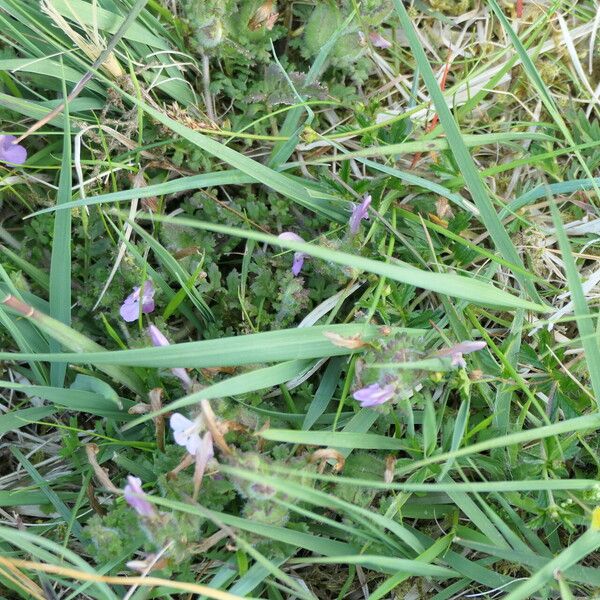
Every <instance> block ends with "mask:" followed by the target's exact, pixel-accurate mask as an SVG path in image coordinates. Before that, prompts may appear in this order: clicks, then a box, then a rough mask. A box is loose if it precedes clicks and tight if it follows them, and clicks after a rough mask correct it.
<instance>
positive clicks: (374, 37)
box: [369, 31, 392, 49]
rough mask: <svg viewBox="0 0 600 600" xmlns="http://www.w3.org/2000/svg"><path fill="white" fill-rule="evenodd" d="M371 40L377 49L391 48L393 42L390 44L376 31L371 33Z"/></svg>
mask: <svg viewBox="0 0 600 600" xmlns="http://www.w3.org/2000/svg"><path fill="white" fill-rule="evenodd" d="M369 39H370V40H371V44H373V46H375V48H383V49H386V48H391V47H392V42H388V41H387V40H386V39H385V38H384V37H383V36H381V35H379V34H378V33H377V32H376V31H371V32H369Z"/></svg>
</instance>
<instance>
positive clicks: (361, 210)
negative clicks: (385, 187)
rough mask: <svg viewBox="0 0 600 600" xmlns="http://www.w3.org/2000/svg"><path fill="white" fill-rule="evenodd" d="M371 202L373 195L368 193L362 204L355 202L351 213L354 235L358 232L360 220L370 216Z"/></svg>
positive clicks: (351, 231) (351, 230)
mask: <svg viewBox="0 0 600 600" xmlns="http://www.w3.org/2000/svg"><path fill="white" fill-rule="evenodd" d="M370 204H371V196H370V195H369V194H367V195H366V196H365V197H364V198H363V201H362V202H361V203H360V204H355V205H354V208H353V209H352V214H351V215H350V233H351V234H352V235H354V234H355V233H358V229H359V228H360V222H361V221H362V220H363V219H367V220H368V218H369V205H370Z"/></svg>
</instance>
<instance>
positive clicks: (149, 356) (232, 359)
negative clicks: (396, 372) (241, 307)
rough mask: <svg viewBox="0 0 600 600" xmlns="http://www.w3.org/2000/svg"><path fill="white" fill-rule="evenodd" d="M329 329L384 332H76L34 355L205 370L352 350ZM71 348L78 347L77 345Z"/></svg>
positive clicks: (372, 335) (370, 335) (369, 337)
mask: <svg viewBox="0 0 600 600" xmlns="http://www.w3.org/2000/svg"><path fill="white" fill-rule="evenodd" d="M38 318H39V315H38ZM46 319H49V317H46ZM54 325H55V323H54ZM55 326H56V325H55ZM394 331H397V332H403V333H405V334H406V335H408V336H419V335H422V333H423V330H422V329H403V328H398V329H395V330H394ZM327 332H333V333H337V334H339V335H342V336H353V335H360V336H361V338H362V339H363V340H365V341H366V342H369V341H373V340H376V339H379V338H380V337H381V333H380V330H379V327H377V326H374V325H365V324H359V323H352V324H348V325H317V326H314V327H300V328H292V329H280V330H275V331H267V332H263V333H252V334H249V335H239V336H232V337H226V338H220V339H215V340H202V341H200V342H185V343H181V344H171V345H169V346H163V347H158V348H157V347H154V346H149V347H148V348H135V349H133V350H116V351H107V350H104V349H102V348H101V347H100V346H99V345H98V344H94V342H90V340H87V338H84V339H85V340H86V345H83V343H82V342H81V341H79V338H78V337H76V339H74V340H73V341H76V342H77V344H76V345H75V347H74V349H76V351H75V352H73V353H62V354H35V355H34V356H35V357H36V359H37V360H48V361H57V362H69V363H73V364H88V363H93V364H94V365H97V366H99V367H100V366H104V365H129V366H137V367H140V366H146V367H158V368H166V367H168V368H174V367H183V368H198V369H200V368H206V367H219V366H221V367H224V366H241V365H252V364H257V363H268V362H280V361H284V360H305V359H310V358H323V357H326V356H343V355H346V354H352V350H350V349H348V348H343V347H340V346H336V345H335V344H333V343H332V342H331V341H330V340H329V339H328V338H327V337H326V336H325V333H327ZM74 334H77V335H78V336H81V334H78V333H77V332H72V330H70V331H69V332H68V337H67V338H66V339H68V340H69V341H70V343H72V341H71V338H72V337H73V335H74ZM50 335H52V333H51V334H50ZM54 335H60V336H64V335H65V333H64V332H62V331H55V332H54ZM61 339H62V337H61ZM90 343H91V344H94V348H95V350H94V351H92V352H90V351H89V350H90V348H91V346H90V345H89V344H90ZM71 347H72V348H73V345H72V346H71ZM358 351H359V352H360V351H361V350H360V349H359V350H358ZM22 359H25V360H28V358H27V355H23V354H16V353H14V354H13V353H11V352H0V360H22Z"/></svg>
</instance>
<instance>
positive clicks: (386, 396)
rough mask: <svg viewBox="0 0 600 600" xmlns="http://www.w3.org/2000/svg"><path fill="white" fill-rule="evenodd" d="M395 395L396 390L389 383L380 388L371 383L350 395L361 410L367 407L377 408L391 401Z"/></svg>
mask: <svg viewBox="0 0 600 600" xmlns="http://www.w3.org/2000/svg"><path fill="white" fill-rule="evenodd" d="M395 393H396V389H395V387H394V385H393V384H391V383H390V384H388V385H386V386H385V387H381V386H380V385H379V384H378V383H372V384H371V385H368V386H367V387H365V388H362V389H360V390H356V392H354V394H352V395H353V397H354V399H355V400H358V401H359V402H360V405H361V407H362V408H367V407H369V406H378V405H379V404H383V403H384V402H387V401H388V400H391V399H392V398H393V397H394V394H395Z"/></svg>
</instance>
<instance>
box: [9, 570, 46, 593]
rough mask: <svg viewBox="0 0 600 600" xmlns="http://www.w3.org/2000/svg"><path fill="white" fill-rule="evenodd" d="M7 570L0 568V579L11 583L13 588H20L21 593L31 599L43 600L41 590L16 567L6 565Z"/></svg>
mask: <svg viewBox="0 0 600 600" xmlns="http://www.w3.org/2000/svg"><path fill="white" fill-rule="evenodd" d="M6 567H7V569H8V570H5V569H2V568H0V573H1V574H2V577H4V578H5V579H7V580H8V581H10V582H12V583H13V584H14V585H15V586H17V587H19V588H21V589H22V590H23V591H25V592H26V593H28V594H30V595H31V598H35V599H36V600H45V599H44V596H43V595H42V594H43V592H42V589H41V588H40V587H39V586H38V585H37V584H36V583H35V582H34V581H32V580H31V579H30V578H29V577H27V575H25V574H24V573H22V572H21V570H20V569H19V568H18V567H17V566H16V565H12V564H11V565H6Z"/></svg>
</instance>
